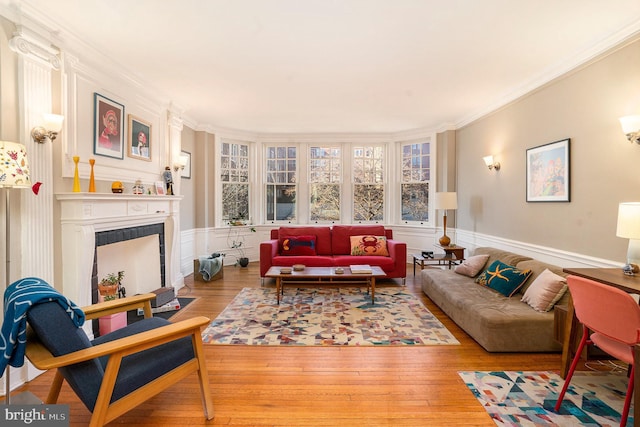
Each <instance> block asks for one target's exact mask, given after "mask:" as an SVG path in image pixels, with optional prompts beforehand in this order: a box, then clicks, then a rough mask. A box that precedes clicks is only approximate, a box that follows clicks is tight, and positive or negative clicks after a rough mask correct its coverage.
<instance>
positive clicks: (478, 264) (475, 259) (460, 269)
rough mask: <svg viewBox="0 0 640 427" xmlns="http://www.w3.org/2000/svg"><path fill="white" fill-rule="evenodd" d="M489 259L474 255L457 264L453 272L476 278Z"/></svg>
mask: <svg viewBox="0 0 640 427" xmlns="http://www.w3.org/2000/svg"><path fill="white" fill-rule="evenodd" d="M488 259H489V255H474V256H471V257H469V258H467V259H465V260H464V261H462V264H459V265H457V266H456V268H455V270H454V271H455V272H456V273H458V274H462V275H463V276H469V277H476V275H477V274H478V273H480V270H482V268H483V267H484V265H485V264H486V263H487V260H488Z"/></svg>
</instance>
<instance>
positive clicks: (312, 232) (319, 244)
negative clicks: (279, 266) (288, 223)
mask: <svg viewBox="0 0 640 427" xmlns="http://www.w3.org/2000/svg"><path fill="white" fill-rule="evenodd" d="M289 236H316V254H318V255H331V228H330V227H325V226H319V227H314V226H310V227H280V228H279V229H278V241H279V243H280V244H282V239H284V238H285V237H289ZM279 249H280V250H282V247H280V248H279ZM280 253H282V251H280Z"/></svg>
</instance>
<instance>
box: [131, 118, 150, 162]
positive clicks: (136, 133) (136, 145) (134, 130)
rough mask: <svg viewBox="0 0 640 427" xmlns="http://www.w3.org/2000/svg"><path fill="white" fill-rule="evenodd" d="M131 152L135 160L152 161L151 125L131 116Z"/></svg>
mask: <svg viewBox="0 0 640 427" xmlns="http://www.w3.org/2000/svg"><path fill="white" fill-rule="evenodd" d="M128 117H129V133H128V136H129V144H128V146H129V150H128V155H129V157H132V158H134V159H139V160H146V161H147V162H150V161H151V123H148V122H145V121H143V120H141V119H139V118H137V117H135V116H132V115H131V114H129V116H128Z"/></svg>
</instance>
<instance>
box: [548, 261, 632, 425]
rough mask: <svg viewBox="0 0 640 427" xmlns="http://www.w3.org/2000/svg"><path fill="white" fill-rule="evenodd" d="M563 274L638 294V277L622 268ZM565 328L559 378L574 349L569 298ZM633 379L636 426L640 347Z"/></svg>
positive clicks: (570, 270)
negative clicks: (628, 274) (628, 273)
mask: <svg viewBox="0 0 640 427" xmlns="http://www.w3.org/2000/svg"><path fill="white" fill-rule="evenodd" d="M564 272H565V273H568V274H573V275H574V276H580V277H584V278H586V279H591V280H595V281H596V282H600V283H604V284H605V285H609V286H613V287H615V288H618V289H622V290H623V291H625V292H629V293H634V294H640V276H627V275H625V274H624V273H623V272H622V268H565V269H564ZM566 322H567V323H566V326H565V339H564V343H563V345H562V366H561V367H560V376H561V377H562V378H566V377H567V373H568V372H569V367H570V366H571V360H572V359H573V354H572V353H573V351H574V349H575V341H576V332H577V329H578V328H577V325H578V321H577V319H576V316H575V311H574V308H573V300H572V299H571V297H569V302H568V304H567V319H566ZM634 358H635V372H636V374H635V377H634V393H633V412H634V414H633V417H634V420H636V425H637V424H638V422H640V370H639V366H640V346H638V345H637V346H636V348H635V355H634Z"/></svg>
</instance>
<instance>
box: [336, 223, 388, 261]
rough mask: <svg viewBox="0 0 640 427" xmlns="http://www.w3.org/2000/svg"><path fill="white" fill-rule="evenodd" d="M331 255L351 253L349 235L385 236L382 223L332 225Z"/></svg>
mask: <svg viewBox="0 0 640 427" xmlns="http://www.w3.org/2000/svg"><path fill="white" fill-rule="evenodd" d="M332 234H333V236H332V239H331V240H332V243H333V251H332V253H333V255H349V254H351V239H350V237H351V236H365V235H369V236H386V233H385V229H384V226H383V225H334V226H333V229H332Z"/></svg>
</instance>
